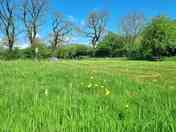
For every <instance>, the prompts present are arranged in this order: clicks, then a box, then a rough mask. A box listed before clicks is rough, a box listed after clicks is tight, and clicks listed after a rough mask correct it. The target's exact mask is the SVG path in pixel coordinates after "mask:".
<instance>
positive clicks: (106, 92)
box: [105, 88, 111, 96]
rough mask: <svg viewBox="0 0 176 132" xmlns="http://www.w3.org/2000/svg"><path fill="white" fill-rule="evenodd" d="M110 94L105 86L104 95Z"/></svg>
mask: <svg viewBox="0 0 176 132" xmlns="http://www.w3.org/2000/svg"><path fill="white" fill-rule="evenodd" d="M110 94H111V92H110V91H109V90H108V89H107V88H106V89H105V95H106V96H108V95H110Z"/></svg>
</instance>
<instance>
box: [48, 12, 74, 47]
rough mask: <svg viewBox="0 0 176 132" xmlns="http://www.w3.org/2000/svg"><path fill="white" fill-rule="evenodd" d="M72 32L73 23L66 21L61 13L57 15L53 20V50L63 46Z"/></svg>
mask: <svg viewBox="0 0 176 132" xmlns="http://www.w3.org/2000/svg"><path fill="white" fill-rule="evenodd" d="M71 31H72V23H71V22H69V21H68V20H66V19H65V17H64V16H63V15H62V14H61V13H55V14H54V16H53V20H52V42H51V44H52V48H53V50H55V49H58V48H59V47H61V46H62V44H63V43H64V41H65V40H66V37H67V36H68V35H69V34H70V33H71Z"/></svg>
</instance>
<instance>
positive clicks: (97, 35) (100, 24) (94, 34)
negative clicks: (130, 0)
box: [84, 11, 108, 48]
mask: <svg viewBox="0 0 176 132" xmlns="http://www.w3.org/2000/svg"><path fill="white" fill-rule="evenodd" d="M107 16H108V15H107V13H106V12H103V11H93V12H91V13H90V14H89V15H88V17H87V19H86V28H85V31H84V33H85V34H86V36H87V37H88V38H90V40H91V43H92V47H93V48H96V46H97V42H98V41H100V40H101V38H102V37H103V35H104V34H105V31H106V23H107Z"/></svg>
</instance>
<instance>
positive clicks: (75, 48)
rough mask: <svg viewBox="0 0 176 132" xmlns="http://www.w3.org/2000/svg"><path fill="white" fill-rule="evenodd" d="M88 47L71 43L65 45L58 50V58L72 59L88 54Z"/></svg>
mask: <svg viewBox="0 0 176 132" xmlns="http://www.w3.org/2000/svg"><path fill="white" fill-rule="evenodd" d="M88 49H89V47H88V46H86V45H79V44H72V45H66V46H64V47H62V48H61V49H59V50H58V57H59V58H66V59H73V58H80V56H89V54H88Z"/></svg>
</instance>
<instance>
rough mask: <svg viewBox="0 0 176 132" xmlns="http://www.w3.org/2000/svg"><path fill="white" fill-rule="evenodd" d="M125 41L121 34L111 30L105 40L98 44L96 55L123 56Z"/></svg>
mask: <svg viewBox="0 0 176 132" xmlns="http://www.w3.org/2000/svg"><path fill="white" fill-rule="evenodd" d="M123 54H124V43H123V39H122V37H121V36H119V35H118V34H115V33H113V32H109V33H108V34H107V35H106V36H105V37H104V38H103V40H102V41H101V42H100V43H99V44H98V45H97V51H96V56H100V57H105V56H109V57H113V56H123Z"/></svg>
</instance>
